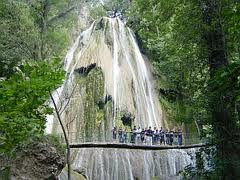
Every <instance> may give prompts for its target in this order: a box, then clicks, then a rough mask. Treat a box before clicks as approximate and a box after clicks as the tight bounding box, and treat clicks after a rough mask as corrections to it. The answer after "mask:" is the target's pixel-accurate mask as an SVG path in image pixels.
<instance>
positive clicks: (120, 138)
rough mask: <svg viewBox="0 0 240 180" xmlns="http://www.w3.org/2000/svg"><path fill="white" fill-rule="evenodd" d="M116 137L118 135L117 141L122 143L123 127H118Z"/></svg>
mask: <svg viewBox="0 0 240 180" xmlns="http://www.w3.org/2000/svg"><path fill="white" fill-rule="evenodd" d="M118 137H119V142H120V143H123V129H122V128H119V130H118Z"/></svg>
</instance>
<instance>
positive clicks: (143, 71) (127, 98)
mask: <svg viewBox="0 0 240 180" xmlns="http://www.w3.org/2000/svg"><path fill="white" fill-rule="evenodd" d="M64 69H65V71H66V78H65V82H64V83H63V85H62V86H61V87H60V88H58V89H57V90H55V91H54V92H53V95H54V99H55V101H56V103H57V105H58V107H59V109H61V110H60V113H61V117H62V119H63V121H64V126H65V128H66V130H67V134H68V138H69V141H70V143H80V142H85V141H101V142H102V141H109V140H110V139H111V130H112V128H113V127H114V126H118V127H123V128H127V129H130V128H131V125H132V126H133V125H136V126H140V127H142V128H146V127H148V126H152V127H158V128H160V127H164V128H168V122H167V119H166V117H165V116H164V113H163V110H162V107H161V104H160V103H159V100H158V95H157V93H156V92H155V89H154V80H153V77H152V75H151V73H150V72H151V68H150V67H149V65H148V63H147V60H146V58H145V57H144V56H143V55H142V53H141V51H140V49H139V47H138V44H137V41H136V38H135V36H134V33H133V32H132V31H131V29H129V28H127V27H126V25H125V24H124V23H123V22H122V21H121V20H120V19H118V18H106V17H105V18H102V19H101V20H99V21H98V22H93V23H92V25H91V26H90V27H89V28H88V29H87V30H86V31H84V32H82V33H81V34H80V35H79V36H78V37H77V38H76V40H75V42H74V43H73V45H72V46H71V47H70V48H69V50H68V53H67V55H66V58H65V61H64ZM50 106H52V105H51V104H50ZM124 115H125V116H129V117H130V118H129V119H130V121H131V122H130V124H128V123H129V122H124V120H123V118H122V117H123V116H124ZM129 119H128V120H129ZM46 132H48V133H50V132H51V133H56V134H61V128H60V125H59V124H58V121H57V120H56V118H55V117H54V116H48V118H47V128H46ZM194 151H195V150H194V149H189V150H162V151H143V150H123V149H120V150H119V149H101V148H96V149H79V150H74V151H73V152H72V153H71V158H72V168H73V170H75V171H76V172H81V173H82V174H84V175H86V176H87V177H88V178H89V179H99V180H108V179H109V180H112V179H114V180H125V179H130V180H133V179H144V180H145V179H146V180H148V179H149V180H150V179H152V178H154V177H155V178H157V179H159V178H160V179H166V178H170V179H178V178H179V176H178V172H179V171H180V170H183V168H184V167H185V166H187V165H189V164H193V165H194V163H195V162H194V159H195V158H194ZM63 179H64V178H63Z"/></svg>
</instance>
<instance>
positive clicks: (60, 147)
mask: <svg viewBox="0 0 240 180" xmlns="http://www.w3.org/2000/svg"><path fill="white" fill-rule="evenodd" d="M46 139H47V140H49V141H50V143H51V144H52V145H53V146H54V147H55V148H56V150H57V152H58V153H60V154H61V155H62V156H64V154H65V151H66V146H65V145H64V144H63V143H61V139H60V137H59V136H57V135H54V134H49V135H47V136H46Z"/></svg>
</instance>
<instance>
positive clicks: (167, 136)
mask: <svg viewBox="0 0 240 180" xmlns="http://www.w3.org/2000/svg"><path fill="white" fill-rule="evenodd" d="M169 136H170V134H169V132H168V129H167V130H166V132H165V137H166V144H167V145H169V144H170V140H169Z"/></svg>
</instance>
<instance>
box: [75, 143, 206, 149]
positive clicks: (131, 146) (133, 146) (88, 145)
mask: <svg viewBox="0 0 240 180" xmlns="http://www.w3.org/2000/svg"><path fill="white" fill-rule="evenodd" d="M204 146H206V144H192V145H182V146H178V145H172V146H170V145H162V146H161V145H139V144H121V143H81V144H71V145H70V148H117V149H138V150H167V149H190V148H200V147H204Z"/></svg>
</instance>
